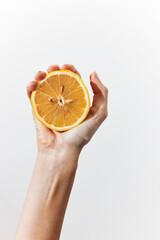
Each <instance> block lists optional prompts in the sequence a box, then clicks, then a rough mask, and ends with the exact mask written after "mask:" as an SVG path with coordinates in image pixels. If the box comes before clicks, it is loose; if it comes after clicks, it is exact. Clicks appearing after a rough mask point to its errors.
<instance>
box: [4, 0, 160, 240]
mask: <svg viewBox="0 0 160 240" xmlns="http://www.w3.org/2000/svg"><path fill="white" fill-rule="evenodd" d="M159 13H160V1H159V0H134V1H131V0H107V1H106V0H97V1H93V0H92V1H91V0H89V1H86V0H85V1H84V0H81V1H74V0H68V1H65V0H63V1H58V0H57V1H53V0H52V1H51V0H46V1H44V2H43V1H38V0H36V1H31V0H26V1H25V0H15V1H11V0H8V1H7V0H6V1H3V2H1V8H0V56H1V57H0V114H1V117H0V239H3V240H9V239H13V236H14V232H15V230H16V226H17V223H18V220H19V217H20V213H21V210H22V206H23V203H24V199H25V195H26V191H27V188H28V184H29V181H30V178H31V174H32V170H33V167H34V163H35V159H36V154H37V150H36V137H35V129H34V123H33V119H32V115H31V107H30V104H29V102H28V99H27V97H26V84H27V83H28V82H30V81H32V80H33V77H34V75H35V73H36V72H37V71H38V70H46V68H47V66H48V65H51V64H55V63H56V64H59V65H60V66H62V64H64V63H72V64H74V65H75V66H76V67H77V69H78V70H79V71H80V72H81V75H82V78H83V80H84V81H85V83H86V85H87V87H88V88H89V91H90V95H91V96H92V92H91V88H90V86H89V74H90V73H91V72H92V71H94V70H96V71H97V73H98V74H99V76H100V78H101V80H102V81H103V83H104V84H105V85H106V86H108V88H109V116H108V119H107V120H106V121H105V122H104V124H103V125H102V126H101V127H100V129H99V130H98V132H97V133H96V135H95V136H94V138H93V139H92V141H91V142H90V143H89V144H88V145H87V146H86V147H85V149H84V150H83V152H82V154H81V157H80V163H79V169H78V172H77V176H76V180H75V184H74V187H73V191H72V194H71V198H70V201H69V205H68V209H67V213H66V216H65V221H64V226H63V230H62V235H61V239H62V240H72V239H74V240H135V239H136V240H153V239H154V240H159V239H160V107H159V104H160V14H159Z"/></svg>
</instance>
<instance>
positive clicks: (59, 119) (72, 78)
mask: <svg viewBox="0 0 160 240" xmlns="http://www.w3.org/2000/svg"><path fill="white" fill-rule="evenodd" d="M31 103H32V107H33V112H34V114H35V116H36V118H37V119H38V120H39V121H40V122H42V123H43V124H44V125H45V126H46V127H48V128H50V129H52V130H55V131H66V130H69V129H71V128H74V127H76V126H77V125H79V124H80V123H81V122H82V121H83V120H84V119H85V118H86V116H87V114H88V112H89V109H90V97H89V93H88V90H87V88H86V86H85V84H84V82H83V81H82V79H81V77H80V76H79V75H77V74H75V73H73V72H71V71H69V70H59V71H53V72H51V73H49V74H47V76H46V77H45V79H43V80H42V81H39V82H38V86H37V88H36V90H35V91H33V92H32V95H31Z"/></svg>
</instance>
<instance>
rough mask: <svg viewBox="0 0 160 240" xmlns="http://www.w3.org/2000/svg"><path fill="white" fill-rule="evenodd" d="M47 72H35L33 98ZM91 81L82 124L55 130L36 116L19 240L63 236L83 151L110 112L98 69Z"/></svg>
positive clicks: (48, 239)
mask: <svg viewBox="0 0 160 240" xmlns="http://www.w3.org/2000/svg"><path fill="white" fill-rule="evenodd" d="M61 69H68V70H71V71H73V72H75V73H77V74H79V72H78V71H77V70H76V69H75V67H74V66H73V65H71V64H65V65H63V66H62V67H61ZM55 70H60V67H59V66H58V65H51V66H49V67H48V69H47V72H52V71H55ZM79 75H80V74H79ZM45 76H46V73H45V72H42V71H39V72H37V74H36V75H35V81H32V82H30V83H29V84H28V86H27V95H28V97H29V99H30V97H31V93H32V91H33V90H35V89H36V87H37V82H38V81H40V80H42V79H44V78H45ZM90 84H91V87H92V90H93V94H94V97H93V102H92V106H91V108H90V111H89V114H88V116H87V118H86V119H85V121H83V122H82V123H81V124H80V125H79V126H77V127H75V128H73V129H71V130H69V131H66V132H55V131H52V130H50V129H48V128H47V127H45V126H44V125H43V124H42V123H40V122H39V121H38V120H37V119H36V118H35V117H33V118H34V121H35V126H36V132H37V145H38V155H37V160H36V163H35V167H34V171H33V175H32V178H31V182H30V185H29V189H28V193H27V196H26V200H25V203H24V208H23V211H22V215H21V218H20V222H19V225H18V228H17V231H16V234H15V238H14V239H15V240H22V239H23V240H58V239H59V238H60V233H61V228H62V224H63V219H64V215H65V211H66V207H67V203H68V200H69V196H70V192H71V189H72V186H73V182H74V178H75V174H76V170H77V167H78V159H79V155H80V152H81V150H82V149H83V147H84V146H85V145H86V144H87V143H88V142H89V141H90V139H91V138H92V136H93V135H94V133H95V132H96V130H97V129H98V128H99V126H100V125H101V123H102V122H103V121H104V120H105V119H106V117H107V115H108V111H107V99H108V89H107V88H106V87H105V86H104V85H103V84H102V82H101V81H100V79H99V77H98V75H97V74H96V73H95V72H93V73H91V75H90Z"/></svg>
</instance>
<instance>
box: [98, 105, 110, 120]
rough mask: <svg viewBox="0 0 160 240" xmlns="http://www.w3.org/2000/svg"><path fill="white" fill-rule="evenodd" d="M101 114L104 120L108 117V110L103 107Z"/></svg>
mask: <svg viewBox="0 0 160 240" xmlns="http://www.w3.org/2000/svg"><path fill="white" fill-rule="evenodd" d="M100 115H101V119H102V121H104V120H105V119H106V118H107V117H108V110H107V109H104V108H103V109H102V110H101V113H100Z"/></svg>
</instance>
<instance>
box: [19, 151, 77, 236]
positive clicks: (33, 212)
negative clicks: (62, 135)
mask: <svg viewBox="0 0 160 240" xmlns="http://www.w3.org/2000/svg"><path fill="white" fill-rule="evenodd" d="M78 157H79V154H78V153H76V154H69V153H67V154H65V153H63V154H61V156H60V154H58V155H57V154H45V153H41V154H39V155H38V158H37V161H36V164H35V168H34V172H33V175H32V179H31V183H30V186H29V189H28V193H27V197H26V200H25V204H24V209H23V212H22V216H21V220H20V223H19V226H18V229H17V233H16V236H15V240H20V239H23V240H32V239H34V240H36V239H38V240H57V239H59V236H60V231H61V227H62V223H63V218H64V214H65V210H66V207H67V203H68V199H69V196H70V192H71V189H72V185H73V181H74V177H75V173H76V169H77V161H78ZM62 158H63V159H62Z"/></svg>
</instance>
